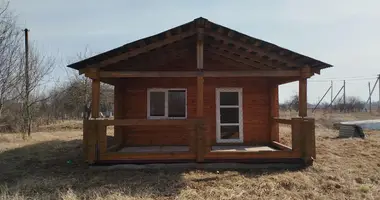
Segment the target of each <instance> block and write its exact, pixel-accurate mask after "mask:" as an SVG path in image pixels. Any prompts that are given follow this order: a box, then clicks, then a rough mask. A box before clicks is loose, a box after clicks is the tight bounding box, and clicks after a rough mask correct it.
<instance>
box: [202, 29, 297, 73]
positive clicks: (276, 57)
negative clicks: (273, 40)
mask: <svg viewBox="0 0 380 200" xmlns="http://www.w3.org/2000/svg"><path fill="white" fill-rule="evenodd" d="M205 34H207V35H210V36H212V37H214V38H216V39H218V40H222V41H223V43H226V44H234V45H235V46H236V49H238V48H239V47H243V48H245V49H247V50H248V52H252V51H254V52H256V53H257V54H258V55H260V56H261V57H263V56H268V57H269V58H270V60H277V61H279V62H283V63H286V64H287V65H288V66H292V67H301V66H300V64H299V63H297V62H296V61H293V60H291V59H290V58H288V57H285V56H280V55H277V54H274V53H269V52H267V51H265V50H264V49H261V48H259V47H256V46H254V45H250V44H247V43H243V42H241V41H238V40H234V39H232V38H229V37H228V36H224V35H222V34H219V33H216V32H210V31H207V32H205Z"/></svg>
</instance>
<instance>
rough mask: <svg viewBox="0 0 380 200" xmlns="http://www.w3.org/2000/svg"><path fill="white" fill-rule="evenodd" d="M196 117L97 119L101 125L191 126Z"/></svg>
mask: <svg viewBox="0 0 380 200" xmlns="http://www.w3.org/2000/svg"><path fill="white" fill-rule="evenodd" d="M196 120H197V119H175V120H174V119H173V120H167V119H157V120H149V119H115V120H97V122H99V123H101V124H102V125H103V126H111V125H114V126H168V125H177V126H189V127H191V126H192V125H193V123H194V122H195V121H196Z"/></svg>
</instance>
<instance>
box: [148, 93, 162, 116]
mask: <svg viewBox="0 0 380 200" xmlns="http://www.w3.org/2000/svg"><path fill="white" fill-rule="evenodd" d="M150 116H165V92H150Z"/></svg>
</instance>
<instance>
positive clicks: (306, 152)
mask: <svg viewBox="0 0 380 200" xmlns="http://www.w3.org/2000/svg"><path fill="white" fill-rule="evenodd" d="M271 122H273V127H274V128H278V124H279V123H282V124H288V125H290V126H291V130H292V133H291V136H292V145H291V147H290V146H286V145H284V144H281V143H279V141H278V140H272V141H271V142H270V143H268V144H264V145H255V144H252V145H243V144H241V145H239V144H228V145H220V144H216V143H213V142H211V139H210V138H208V136H207V134H204V130H205V129H206V128H207V126H208V123H204V120H198V119H186V120H147V119H124V120H86V121H84V135H83V136H84V139H83V145H84V156H85V160H86V161H87V162H88V163H89V164H97V163H134V164H136V163H139V164H144V163H178V162H187V163H191V162H198V163H210V162H236V163H256V162H257V163H265V162H271V163H276V162H280V163H293V162H301V163H303V164H311V163H312V161H313V159H315V140H314V138H315V137H314V119H312V118H292V119H279V118H272V120H271ZM136 125H139V126H183V127H185V128H187V129H188V130H189V131H190V133H191V134H190V136H189V137H190V138H189V140H188V141H190V142H189V144H188V145H185V146H183V145H182V146H173V145H163V146H127V145H125V144H114V145H109V144H107V133H106V132H107V126H115V127H120V126H121V127H125V126H136Z"/></svg>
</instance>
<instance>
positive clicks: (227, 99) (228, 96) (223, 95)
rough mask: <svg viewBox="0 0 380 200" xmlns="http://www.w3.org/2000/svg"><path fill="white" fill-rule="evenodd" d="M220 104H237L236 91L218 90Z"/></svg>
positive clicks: (237, 95) (237, 96)
mask: <svg viewBox="0 0 380 200" xmlns="http://www.w3.org/2000/svg"><path fill="white" fill-rule="evenodd" d="M220 105H222V106H227V105H228V106H232V105H233V106H237V105H239V93H238V92H220Z"/></svg>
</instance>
